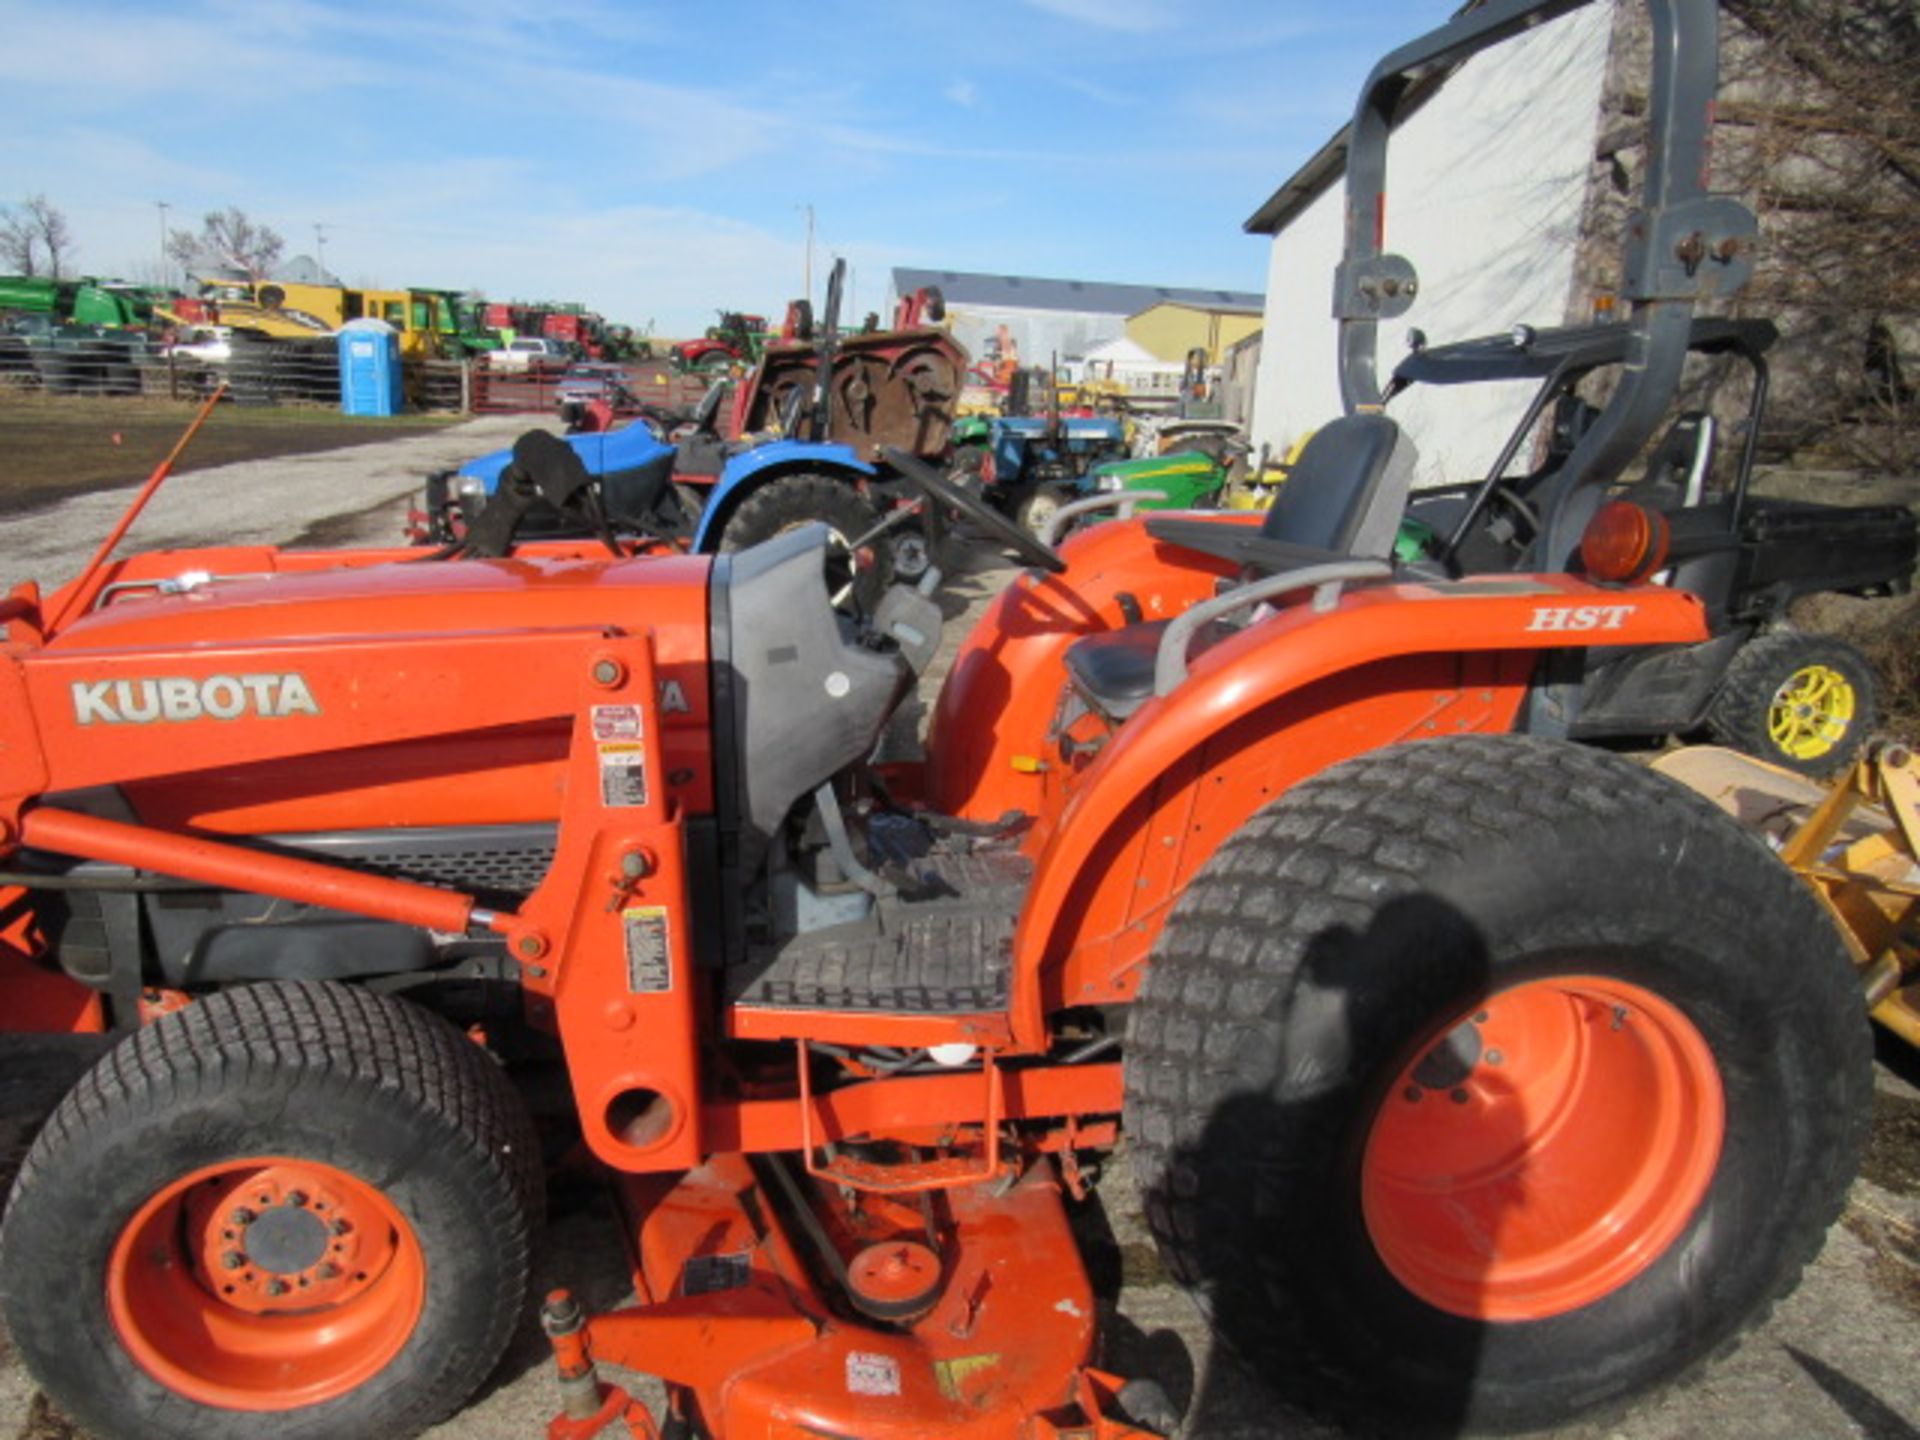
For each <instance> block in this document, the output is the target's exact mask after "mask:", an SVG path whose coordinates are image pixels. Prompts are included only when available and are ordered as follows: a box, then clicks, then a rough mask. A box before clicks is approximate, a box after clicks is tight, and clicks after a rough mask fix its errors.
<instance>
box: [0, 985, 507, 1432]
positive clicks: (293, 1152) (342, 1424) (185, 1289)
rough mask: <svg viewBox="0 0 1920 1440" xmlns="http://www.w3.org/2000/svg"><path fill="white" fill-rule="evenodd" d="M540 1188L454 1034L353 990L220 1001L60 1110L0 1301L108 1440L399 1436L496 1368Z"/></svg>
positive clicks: (8, 1225)
mask: <svg viewBox="0 0 1920 1440" xmlns="http://www.w3.org/2000/svg"><path fill="white" fill-rule="evenodd" d="M541 1185H542V1178H541V1172H540V1169H539V1148H538V1142H537V1139H536V1137H535V1136H534V1133H533V1129H532V1125H531V1123H530V1122H529V1120H528V1119H527V1116H526V1113H525V1111H524V1108H523V1107H522V1105H521V1102H520V1100H519V1097H518V1096H517V1095H516V1094H515V1093H514V1092H513V1091H512V1089H511V1088H509V1086H508V1085H507V1082H506V1080H505V1079H504V1078H503V1077H502V1075H501V1073H500V1071H499V1069H498V1068H497V1067H496V1066H495V1065H494V1063H493V1062H492V1060H491V1059H489V1058H488V1056H487V1055H486V1054H485V1053H484V1052H483V1051H482V1050H481V1049H480V1048H479V1047H478V1046H477V1045H475V1044H473V1043H472V1042H471V1041H469V1040H468V1039H466V1037H464V1036H462V1035H461V1034H460V1033H459V1032H458V1031H456V1030H454V1029H453V1028H452V1027H451V1026H449V1025H447V1024H446V1023H445V1022H443V1021H441V1020H439V1019H437V1018H435V1017H434V1016H431V1015H429V1014H427V1013H426V1012H425V1011H422V1010H419V1009H417V1008H415V1007H413V1006H410V1005H407V1004H406V1003H404V1002H401V1001H396V1000H392V999H387V998H384V997H380V996H375V995H372V994H369V993H367V992H365V991H361V990H357V989H353V988H350V987H347V986H341V985H330V984H272V985H256V986H247V987H243V988H239V989H234V990H228V991H223V992H221V993H219V994H216V995H213V996H210V997H209V998H207V999H205V1000H202V1001H200V1002H198V1003H196V1004H194V1005H191V1006H189V1007H187V1008H186V1009H184V1010H181V1011H179V1012H177V1013H175V1014H172V1015H168V1016H165V1017H164V1018H162V1019H160V1020H158V1021H156V1022H155V1023H154V1024H152V1025H150V1026H148V1027H147V1028H146V1029H144V1030H142V1031H140V1032H139V1033H138V1034H137V1035H134V1036H131V1037H129V1038H128V1039H127V1040H125V1041H123V1042H122V1043H120V1044H119V1045H118V1046H116V1047H115V1048H114V1049H113V1050H112V1051H110V1052H109V1053H108V1054H107V1055H106V1056H105V1058H103V1059H102V1060H101V1061H100V1062H99V1064H97V1065H96V1066H95V1067H94V1068H93V1069H92V1070H90V1071H88V1072H87V1074H86V1075H85V1076H83V1077H82V1078H81V1080H80V1082H79V1083H78V1085H76V1086H75V1087H74V1089H73V1091H72V1092H71V1093H69V1095H68V1096H67V1098H66V1099H65V1100H64V1101H63V1102H62V1103H61V1105H60V1107H59V1109H58V1110H56V1111H55V1112H54V1114H53V1116H52V1118H51V1119H50V1120H49V1121H48V1122H47V1124H46V1126H45V1128H44V1129H43V1130H42V1131H41V1133H40V1136H39V1138H38V1140H37V1141H36V1142H35V1144H34V1146H33V1149H32V1151H31V1152H30V1153H29V1154H28V1156H27V1160H26V1163H25V1165H24V1166H23V1167H22V1169H21V1173H20V1177H19V1179H18V1181H17V1182H16V1184H15V1186H14V1190H13V1196H12V1200H11V1203H10V1204H9V1206H8V1209H7V1214H6V1219H5V1224H4V1226H3V1227H0V1303H4V1306H5V1313H6V1319H7V1324H8V1326H9V1327H10V1328H11V1330H12V1333H13V1338H14V1341H15V1343H16V1344H17V1345H18V1346H19V1348H20V1351H21V1353H22V1355H23V1356H25V1358H26V1360H27V1362H28V1364H29V1366H30V1367H31V1368H32V1370H33V1372H34V1374H35V1375H36V1376H37V1377H38V1379H39V1380H40V1382H41V1383H42V1384H43V1385H44V1386H45V1387H46V1389H47V1391H48V1392H49V1393H50V1394H51V1395H52V1396H53V1398H54V1399H55V1400H56V1401H57V1402H58V1404H59V1405H60V1407H61V1408H62V1409H63V1410H65V1411H66V1412H67V1413H68V1414H70V1415H72V1416H73V1417H74V1418H75V1419H76V1420H78V1421H79V1422H80V1423H81V1424H82V1425H83V1426H85V1427H86V1428H87V1430H88V1431H90V1432H91V1433H93V1434H95V1435H98V1436H100V1437H102V1440H119V1437H142V1440H146V1437H161V1436H165V1437H181V1440H268V1437H271V1440H326V1437H336V1436H342V1435H382V1436H399V1435H407V1434H411V1433H412V1432H414V1431H416V1430H418V1429H421V1428H423V1427H425V1426H426V1425H429V1424H431V1423H433V1422H434V1421H436V1420H438V1419H441V1418H442V1417H444V1416H446V1415H448V1414H449V1413H451V1412H452V1411H453V1410H454V1409H456V1408H457V1407H458V1406H459V1405H460V1404H461V1403H462V1402H463V1401H465V1400H466V1399H467V1397H468V1396H469V1395H471V1394H472V1393H473V1391H474V1390H475V1389H476V1388H478V1386H479V1385H480V1383H481V1382H482V1381H483V1380H484V1379H485V1378H486V1377H487V1375H488V1373H489V1372H490V1371H491V1370H492V1369H493V1367H494V1365H495V1364H496V1363H497V1362H498V1360H499V1358H500V1354H501V1351H502V1350H503V1349H504V1348H505V1345H506V1342H507V1340H508V1337H509V1336H510V1335H511V1333H512V1331H513V1328H514V1325H515V1322H516V1321H517V1320H518V1318H519V1316H520V1313H521V1310H522V1307H523V1306H524V1304H525V1301H526V1292H527V1278H528V1263H529V1255H528V1252H529V1246H530V1241H531V1235H532V1231H533V1229H534V1228H535V1226H536V1225H537V1223H538V1220H539V1216H540V1210H541V1203H542V1191H541Z"/></svg>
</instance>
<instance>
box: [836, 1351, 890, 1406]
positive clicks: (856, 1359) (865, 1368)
mask: <svg viewBox="0 0 1920 1440" xmlns="http://www.w3.org/2000/svg"><path fill="white" fill-rule="evenodd" d="M847 1393H848V1394H849V1395H898V1394H899V1393H900V1362H899V1361H898V1360H896V1359H894V1358H893V1357H892V1356H891V1355H875V1354H873V1353H872V1352H871V1351H867V1350H850V1351H848V1352H847Z"/></svg>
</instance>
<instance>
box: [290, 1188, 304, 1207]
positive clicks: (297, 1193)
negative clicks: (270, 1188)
mask: <svg viewBox="0 0 1920 1440" xmlns="http://www.w3.org/2000/svg"><path fill="white" fill-rule="evenodd" d="M306 1203H307V1192H306V1191H304V1190H289V1191H288V1192H287V1204H289V1205H296V1206H301V1207H304V1206H305V1205H306Z"/></svg>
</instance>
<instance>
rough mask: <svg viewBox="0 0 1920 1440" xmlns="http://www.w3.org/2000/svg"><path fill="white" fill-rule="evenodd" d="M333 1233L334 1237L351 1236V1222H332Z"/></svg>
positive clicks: (343, 1220) (342, 1220)
mask: <svg viewBox="0 0 1920 1440" xmlns="http://www.w3.org/2000/svg"><path fill="white" fill-rule="evenodd" d="M333 1233H334V1234H336V1235H351V1234H352V1233H353V1222H352V1221H351V1220H347V1219H340V1220H336V1221H334V1222H333Z"/></svg>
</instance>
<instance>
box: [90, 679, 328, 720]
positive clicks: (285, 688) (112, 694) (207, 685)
mask: <svg viewBox="0 0 1920 1440" xmlns="http://www.w3.org/2000/svg"><path fill="white" fill-rule="evenodd" d="M72 688H73V718H74V720H75V722H76V723H78V724H81V725H151V724H153V723H155V722H156V721H172V722H176V723H178V722H183V721H188V720H240V719H243V718H246V717H248V716H252V717H254V718H257V719H261V720H283V719H285V718H287V717H288V716H290V715H318V714H319V713H320V705H319V702H317V701H316V700H315V699H314V698H313V691H312V690H311V689H309V688H308V686H307V682H306V680H305V679H304V678H303V677H302V676H300V675H298V674H293V673H288V674H285V675H209V676H207V677H205V678H204V679H197V680H196V679H189V678H188V677H186V676H184V675H180V676H174V675H169V676H165V677H162V678H159V679H153V680H76V681H74V682H73V687H72Z"/></svg>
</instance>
